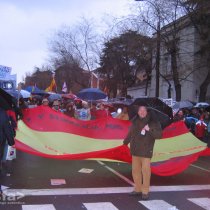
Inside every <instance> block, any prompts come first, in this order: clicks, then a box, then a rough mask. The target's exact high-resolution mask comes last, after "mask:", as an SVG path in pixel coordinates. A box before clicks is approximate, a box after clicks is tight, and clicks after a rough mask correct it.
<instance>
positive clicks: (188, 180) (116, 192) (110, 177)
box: [0, 151, 210, 210]
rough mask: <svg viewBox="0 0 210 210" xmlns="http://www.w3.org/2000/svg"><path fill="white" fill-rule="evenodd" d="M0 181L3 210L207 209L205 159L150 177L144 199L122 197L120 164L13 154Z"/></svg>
mask: <svg viewBox="0 0 210 210" xmlns="http://www.w3.org/2000/svg"><path fill="white" fill-rule="evenodd" d="M1 183H2V185H4V187H3V188H4V189H5V190H4V192H5V194H6V195H7V196H5V197H2V198H1V200H0V209H5V210H7V209H8V210H13V209H14V210H39V209H40V210H55V209H56V210H67V209H68V210H86V209H87V210H100V209H103V210H135V209H151V210H166V209H167V210H175V209H179V210H188V209H190V210H194V209H195V210H201V209H206V210H207V209H208V210H210V157H201V158H199V160H198V161H196V162H195V163H193V164H192V165H191V166H190V167H189V168H188V169H187V170H185V171H184V172H183V173H181V174H178V175H175V176H170V177H161V176H156V175H154V174H153V175H152V178H151V193H150V200H149V201H141V199H140V197H131V196H129V195H128V193H129V192H130V191H132V189H133V187H132V185H133V182H132V176H131V166H130V165H129V164H125V163H116V162H105V161H104V162H103V161H95V160H85V161H75V160H74V161H67V160H55V159H45V158H42V157H37V156H33V155H29V154H26V153H23V152H20V151H18V152H17V159H16V160H13V161H9V162H8V163H7V165H6V168H5V170H4V171H3V174H2V176H1Z"/></svg>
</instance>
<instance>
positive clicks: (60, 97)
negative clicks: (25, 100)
mask: <svg viewBox="0 0 210 210" xmlns="http://www.w3.org/2000/svg"><path fill="white" fill-rule="evenodd" d="M48 99H49V101H55V100H61V99H62V96H61V94H57V93H55V94H51V95H50V96H49V97H48Z"/></svg>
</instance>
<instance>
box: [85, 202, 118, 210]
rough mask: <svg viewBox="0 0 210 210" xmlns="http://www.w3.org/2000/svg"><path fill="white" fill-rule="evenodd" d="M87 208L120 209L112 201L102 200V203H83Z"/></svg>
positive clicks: (96, 209)
mask: <svg viewBox="0 0 210 210" xmlns="http://www.w3.org/2000/svg"><path fill="white" fill-rule="evenodd" d="M83 205H84V206H85V207H86V209H87V210H98V209H100V210H118V208H116V207H115V206H114V205H113V204H112V203H110V202H100V203H83Z"/></svg>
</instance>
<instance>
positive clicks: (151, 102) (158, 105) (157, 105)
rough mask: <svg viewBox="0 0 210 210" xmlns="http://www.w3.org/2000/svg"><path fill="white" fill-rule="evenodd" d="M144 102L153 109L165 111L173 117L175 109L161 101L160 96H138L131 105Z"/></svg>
mask: <svg viewBox="0 0 210 210" xmlns="http://www.w3.org/2000/svg"><path fill="white" fill-rule="evenodd" d="M141 104H144V105H145V106H147V107H149V108H153V109H157V110H159V111H160V112H163V113H165V114H166V115H168V116H169V117H170V118H173V111H172V108H171V107H170V106H168V105H167V104H166V103H164V102H163V101H161V100H160V99H159V98H155V97H154V98H153V97H151V98H137V99H135V101H134V102H133V103H132V104H131V106H133V105H141Z"/></svg>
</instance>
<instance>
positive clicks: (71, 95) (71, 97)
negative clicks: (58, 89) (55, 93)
mask: <svg viewBox="0 0 210 210" xmlns="http://www.w3.org/2000/svg"><path fill="white" fill-rule="evenodd" d="M61 97H62V98H65V99H73V100H74V99H75V98H77V96H76V95H74V94H72V93H66V94H61Z"/></svg>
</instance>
